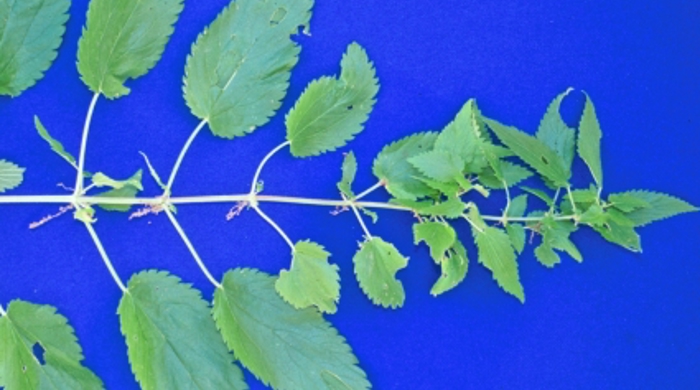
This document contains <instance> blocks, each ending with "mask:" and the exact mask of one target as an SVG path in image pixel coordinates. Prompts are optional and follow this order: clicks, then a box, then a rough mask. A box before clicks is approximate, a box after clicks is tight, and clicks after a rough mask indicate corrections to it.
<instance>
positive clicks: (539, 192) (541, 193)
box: [520, 186, 554, 206]
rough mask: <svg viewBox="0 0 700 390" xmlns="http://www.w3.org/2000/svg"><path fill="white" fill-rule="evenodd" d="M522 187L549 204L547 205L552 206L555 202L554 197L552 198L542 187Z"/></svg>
mask: <svg viewBox="0 0 700 390" xmlns="http://www.w3.org/2000/svg"><path fill="white" fill-rule="evenodd" d="M520 189H521V190H523V191H525V192H527V193H528V194H530V195H533V196H535V197H537V198H539V199H541V200H542V201H543V202H544V203H546V204H547V206H551V205H552V204H553V203H554V199H552V198H551V197H550V196H549V195H547V194H546V193H545V192H544V191H542V190H540V189H537V188H531V187H525V186H522V187H520Z"/></svg>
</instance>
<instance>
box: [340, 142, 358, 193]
mask: <svg viewBox="0 0 700 390" xmlns="http://www.w3.org/2000/svg"><path fill="white" fill-rule="evenodd" d="M341 170H342V173H343V176H342V178H341V179H340V182H338V189H339V190H340V192H341V193H342V194H343V195H344V196H345V197H346V198H348V199H353V198H354V197H355V193H354V192H353V191H352V183H353V182H354V181H355V175H357V159H356V158H355V153H353V152H352V151H351V152H349V153H348V154H346V155H345V158H344V159H343V166H342V168H341Z"/></svg>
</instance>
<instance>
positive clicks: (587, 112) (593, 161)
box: [578, 92, 603, 188]
mask: <svg viewBox="0 0 700 390" xmlns="http://www.w3.org/2000/svg"><path fill="white" fill-rule="evenodd" d="M584 94H585V95H586V105H585V106H584V108H583V115H582V116H581V122H580V123H579V126H578V131H579V134H578V155H579V156H581V158H582V159H583V161H585V162H586V165H588V168H589V169H590V170H591V174H592V175H593V179H594V180H595V182H596V184H598V187H599V188H602V187H603V166H602V165H601V161H600V139H601V138H602V137H603V132H602V131H601V130H600V124H599V123H598V117H597V116H596V113H595V106H593V102H592V101H591V99H590V98H589V97H588V94H586V93H585V92H584Z"/></svg>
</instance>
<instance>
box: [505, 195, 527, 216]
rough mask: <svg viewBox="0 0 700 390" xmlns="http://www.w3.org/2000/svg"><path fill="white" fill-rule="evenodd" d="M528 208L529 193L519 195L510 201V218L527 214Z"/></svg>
mask: <svg viewBox="0 0 700 390" xmlns="http://www.w3.org/2000/svg"><path fill="white" fill-rule="evenodd" d="M525 210H527V195H526V194H522V195H518V196H516V197H515V198H513V199H512V200H511V201H510V207H509V208H508V214H507V216H508V217H510V218H519V217H522V216H523V215H525Z"/></svg>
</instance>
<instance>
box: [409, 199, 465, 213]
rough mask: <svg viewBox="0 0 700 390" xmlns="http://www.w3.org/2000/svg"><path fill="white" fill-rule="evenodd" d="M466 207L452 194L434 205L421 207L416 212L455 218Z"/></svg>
mask: <svg viewBox="0 0 700 390" xmlns="http://www.w3.org/2000/svg"><path fill="white" fill-rule="evenodd" d="M466 208H467V205H466V203H464V202H462V201H461V200H460V199H459V198H458V197H456V196H453V197H449V198H447V200H446V201H444V202H438V203H435V204H434V205H431V206H427V207H423V208H421V209H420V210H418V212H419V213H420V214H422V215H428V216H431V217H445V218H450V219H456V218H459V217H461V216H462V215H463V214H464V209H466Z"/></svg>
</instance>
